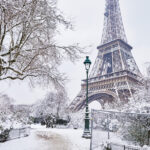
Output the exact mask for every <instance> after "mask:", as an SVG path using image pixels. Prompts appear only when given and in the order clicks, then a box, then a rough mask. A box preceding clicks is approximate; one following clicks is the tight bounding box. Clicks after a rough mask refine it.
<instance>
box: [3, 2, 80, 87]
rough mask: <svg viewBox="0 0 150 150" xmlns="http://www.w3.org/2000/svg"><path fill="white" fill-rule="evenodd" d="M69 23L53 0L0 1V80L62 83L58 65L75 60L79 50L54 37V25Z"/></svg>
mask: <svg viewBox="0 0 150 150" xmlns="http://www.w3.org/2000/svg"><path fill="white" fill-rule="evenodd" d="M59 24H63V25H64V27H65V28H67V29H70V28H71V26H72V25H71V23H70V22H69V21H67V20H65V18H64V17H63V15H62V14H61V12H60V11H59V10H58V9H57V7H56V0H9V1H7V0H1V1H0V80H5V79H12V80H15V79H19V80H23V79H25V78H29V79H30V80H33V79H34V81H35V82H36V83H40V84H41V83H42V84H49V83H53V84H54V85H56V86H57V85H62V86H63V81H64V78H63V75H62V74H61V73H60V72H59V70H58V66H59V65H60V64H61V63H62V61H63V60H64V59H65V58H67V59H70V60H71V61H75V60H76V59H77V58H79V55H80V53H81V52H83V51H82V49H81V48H80V47H79V46H78V44H77V43H76V44H72V45H68V46H64V45H61V44H57V42H56V41H55V40H54V37H55V36H56V34H57V32H58V30H57V29H58V25H59Z"/></svg>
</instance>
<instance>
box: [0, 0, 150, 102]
mask: <svg viewBox="0 0 150 150" xmlns="http://www.w3.org/2000/svg"><path fill="white" fill-rule="evenodd" d="M58 7H59V8H60V10H61V11H62V12H63V13H64V15H65V16H66V17H67V18H69V19H71V20H72V22H73V24H74V31H62V34H61V35H59V37H57V39H58V41H59V42H62V43H64V44H71V43H80V44H81V46H88V45H91V47H90V48H88V50H90V51H91V53H90V54H89V56H90V59H91V61H92V62H93V63H94V60H95V58H96V55H97V49H96V47H97V46H98V45H99V44H100V41H101V35H102V29H103V20H104V16H103V14H104V9H105V0H58ZM120 7H121V13H122V17H123V23H124V27H125V32H126V35H127V39H128V43H129V44H130V45H131V46H133V51H132V53H133V56H134V58H135V60H136V62H137V64H138V66H139V68H140V70H141V72H143V70H144V69H143V66H144V63H145V62H148V61H150V9H149V7H150V0H120ZM84 59H85V57H83V58H82V59H81V60H79V61H78V62H77V63H76V64H72V63H69V62H65V63H64V64H63V65H62V66H61V68H60V69H61V71H63V72H65V73H66V74H67V76H68V78H69V79H70V81H68V83H67V85H66V87H67V92H68V96H69V97H70V99H71V100H73V98H74V97H75V96H76V95H77V93H78V92H79V91H80V86H81V79H83V78H85V70H84V65H83V61H84ZM0 89H1V92H2V93H6V94H8V95H9V96H10V97H12V98H14V99H15V100H16V103H18V104H21V103H23V104H31V103H33V102H35V101H36V100H38V99H41V98H42V97H44V95H45V93H46V91H49V89H42V88H39V87H36V88H34V89H31V88H29V87H28V84H27V83H26V82H25V81H24V82H18V81H17V82H16V81H15V82H14V81H13V82H11V83H10V82H7V81H5V82H3V83H2V82H1V84H0Z"/></svg>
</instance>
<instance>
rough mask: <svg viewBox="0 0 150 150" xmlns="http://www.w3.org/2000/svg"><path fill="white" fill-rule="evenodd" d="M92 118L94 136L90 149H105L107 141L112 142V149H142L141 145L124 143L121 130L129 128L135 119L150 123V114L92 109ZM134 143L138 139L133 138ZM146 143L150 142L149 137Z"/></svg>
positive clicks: (110, 144)
mask: <svg viewBox="0 0 150 150" xmlns="http://www.w3.org/2000/svg"><path fill="white" fill-rule="evenodd" d="M91 118H92V120H91V134H92V138H91V144H90V150H104V144H106V141H110V142H111V143H109V146H110V148H111V150H140V147H137V146H129V145H128V144H126V143H127V142H125V144H124V145H123V144H122V143H123V141H122V140H121V138H123V137H122V135H121V133H120V131H122V129H123V130H124V128H125V129H128V126H130V127H131V126H132V125H133V124H134V123H135V121H140V119H142V120H145V121H147V122H149V123H150V114H146V113H145V114H138V113H122V112H113V111H104V110H92V112H91ZM140 130H141V129H140ZM125 131H126V130H125ZM147 138H150V136H148V135H147V136H145V139H147ZM149 140H150V139H149ZM118 141H119V142H118ZM130 142H131V141H130ZM118 143H119V144H118ZM120 143H121V144H120ZM132 143H135V144H136V141H134V139H133V138H132ZM146 143H148V139H147V141H146ZM131 145H132V144H131Z"/></svg>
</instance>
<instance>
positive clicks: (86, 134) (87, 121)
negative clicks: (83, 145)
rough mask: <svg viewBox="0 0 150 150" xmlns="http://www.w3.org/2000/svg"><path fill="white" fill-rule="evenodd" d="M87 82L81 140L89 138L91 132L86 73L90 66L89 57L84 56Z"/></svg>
mask: <svg viewBox="0 0 150 150" xmlns="http://www.w3.org/2000/svg"><path fill="white" fill-rule="evenodd" d="M84 65H85V70H86V75H87V80H86V108H85V119H84V120H85V126H84V132H83V135H82V137H83V138H91V132H90V129H89V126H90V118H89V107H88V73H89V69H90V65H91V61H90V60H89V56H86V60H85V61H84Z"/></svg>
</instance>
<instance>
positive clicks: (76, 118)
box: [69, 110, 85, 128]
mask: <svg viewBox="0 0 150 150" xmlns="http://www.w3.org/2000/svg"><path fill="white" fill-rule="evenodd" d="M69 115H70V118H71V119H70V122H69V127H71V128H83V127H84V115H85V112H84V111H83V110H81V111H78V112H74V113H70V114H69Z"/></svg>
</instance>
